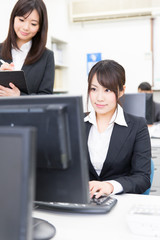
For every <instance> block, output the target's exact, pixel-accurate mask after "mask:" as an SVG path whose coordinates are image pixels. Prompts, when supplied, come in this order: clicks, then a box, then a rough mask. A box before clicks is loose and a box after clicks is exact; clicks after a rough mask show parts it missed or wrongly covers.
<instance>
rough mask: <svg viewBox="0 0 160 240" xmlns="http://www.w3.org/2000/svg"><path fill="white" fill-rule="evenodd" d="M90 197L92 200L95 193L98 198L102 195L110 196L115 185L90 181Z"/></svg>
mask: <svg viewBox="0 0 160 240" xmlns="http://www.w3.org/2000/svg"><path fill="white" fill-rule="evenodd" d="M89 190H90V197H91V198H92V197H93V195H94V194H95V193H97V194H96V198H99V197H100V196H101V195H103V194H106V195H109V194H111V193H112V192H113V185H112V184H111V183H108V182H100V181H90V182H89Z"/></svg>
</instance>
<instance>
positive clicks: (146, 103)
mask: <svg viewBox="0 0 160 240" xmlns="http://www.w3.org/2000/svg"><path fill="white" fill-rule="evenodd" d="M120 102H121V105H122V107H123V109H124V111H125V112H127V113H130V114H132V115H135V116H140V117H144V118H145V119H146V120H147V124H153V122H154V105H153V94H152V93H128V94H124V95H123V97H121V99H120Z"/></svg>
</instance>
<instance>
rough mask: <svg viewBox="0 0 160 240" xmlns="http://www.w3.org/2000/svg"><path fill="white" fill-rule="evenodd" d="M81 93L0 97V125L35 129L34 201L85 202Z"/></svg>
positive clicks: (86, 192)
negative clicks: (78, 94)
mask: <svg viewBox="0 0 160 240" xmlns="http://www.w3.org/2000/svg"><path fill="white" fill-rule="evenodd" d="M83 118H84V115H83V105H82V97H81V96H67V95H45V96H42V95H41V96H27V97H25V96H22V97H19V98H1V99H0V126H6V125H7V126H10V127H13V128H14V126H33V127H36V129H37V160H36V164H37V167H36V196H35V200H36V201H46V202H70V203H87V202H89V186H88V181H89V176H88V175H89V174H88V162H87V144H86V139H85V129H84V121H83Z"/></svg>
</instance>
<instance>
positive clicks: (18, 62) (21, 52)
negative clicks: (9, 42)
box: [11, 40, 32, 70]
mask: <svg viewBox="0 0 160 240" xmlns="http://www.w3.org/2000/svg"><path fill="white" fill-rule="evenodd" d="M31 46H32V40H31V41H29V42H27V43H25V44H23V45H22V46H21V48H20V49H14V48H12V50H11V52H12V59H13V62H14V66H15V70H20V69H21V68H22V66H23V64H24V61H25V59H26V56H27V54H28V52H29V50H30V49H31Z"/></svg>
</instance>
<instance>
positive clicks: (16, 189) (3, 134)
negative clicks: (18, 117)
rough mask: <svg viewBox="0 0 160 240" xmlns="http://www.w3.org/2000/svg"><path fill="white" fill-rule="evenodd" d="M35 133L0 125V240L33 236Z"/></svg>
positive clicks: (22, 239)
mask: <svg viewBox="0 0 160 240" xmlns="http://www.w3.org/2000/svg"><path fill="white" fill-rule="evenodd" d="M35 132H36V131H35V129H33V128H28V127H27V128H26V127H23V128H22V127H15V128H11V127H0V155H1V157H0V158H1V160H0V239H4V240H11V239H13V240H14V239H16V240H31V239H33V238H32V207H33V199H34V175H35V171H34V170H35V143H36V139H35Z"/></svg>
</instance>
